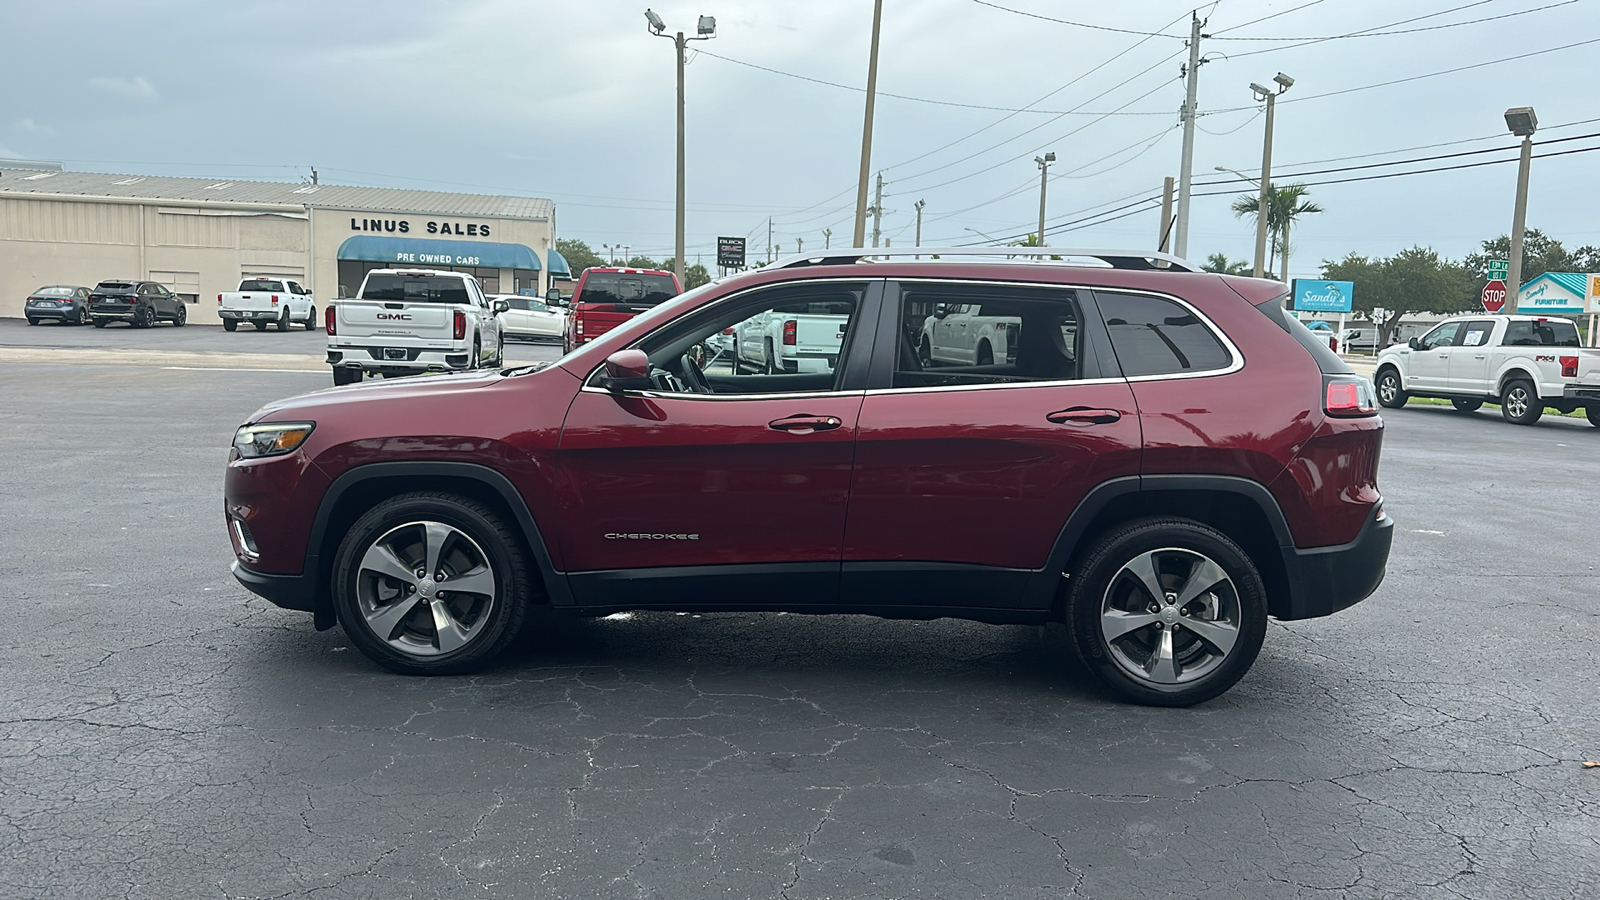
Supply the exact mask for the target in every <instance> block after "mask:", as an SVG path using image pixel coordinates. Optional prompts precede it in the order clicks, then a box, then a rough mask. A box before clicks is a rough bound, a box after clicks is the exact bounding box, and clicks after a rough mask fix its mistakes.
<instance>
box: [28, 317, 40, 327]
mask: <svg viewBox="0 0 1600 900" xmlns="http://www.w3.org/2000/svg"><path fill="white" fill-rule="evenodd" d="M28 324H29V325H37V324H39V317H38V316H29V317H28Z"/></svg>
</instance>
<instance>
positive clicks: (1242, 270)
mask: <svg viewBox="0 0 1600 900" xmlns="http://www.w3.org/2000/svg"><path fill="white" fill-rule="evenodd" d="M1200 268H1201V269H1202V270H1204V271H1207V272H1216V273H1217V274H1218V275H1249V274H1251V272H1253V271H1254V270H1255V266H1253V265H1251V264H1250V263H1247V262H1244V261H1242V260H1241V261H1240V262H1230V261H1229V259H1228V256H1227V254H1225V253H1213V254H1211V255H1210V256H1208V257H1206V261H1205V265H1202V266H1201V267H1200Z"/></svg>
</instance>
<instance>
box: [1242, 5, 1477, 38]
mask: <svg viewBox="0 0 1600 900" xmlns="http://www.w3.org/2000/svg"><path fill="white" fill-rule="evenodd" d="M1321 2H1322V0H1311V2H1310V3H1302V4H1300V5H1299V6H1295V7H1290V8H1289V9H1286V10H1283V11H1282V12H1275V13H1272V14H1271V15H1267V16H1262V17H1261V18H1259V19H1251V20H1250V21H1248V22H1245V23H1244V24H1242V25H1231V26H1229V27H1227V28H1222V29H1219V30H1217V31H1214V32H1212V33H1211V36H1212V37H1213V38H1215V37H1216V36H1217V35H1219V34H1227V33H1228V32H1230V31H1238V30H1239V29H1241V28H1249V27H1250V26H1251V25H1255V24H1257V23H1259V22H1265V21H1267V20H1268V19H1276V18H1277V17H1279V16H1287V15H1288V14H1289V13H1292V12H1299V11H1300V10H1302V9H1305V8H1306V7H1308V6H1316V5H1317V4H1318V3H1321ZM1485 2H1487V0H1485Z"/></svg>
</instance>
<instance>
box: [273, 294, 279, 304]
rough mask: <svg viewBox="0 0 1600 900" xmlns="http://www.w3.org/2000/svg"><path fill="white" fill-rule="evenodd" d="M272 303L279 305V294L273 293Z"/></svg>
mask: <svg viewBox="0 0 1600 900" xmlns="http://www.w3.org/2000/svg"><path fill="white" fill-rule="evenodd" d="M272 305H273V306H277V305H278V295H277V294H273V295H272Z"/></svg>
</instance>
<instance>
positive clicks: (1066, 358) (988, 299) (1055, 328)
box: [894, 283, 1083, 388]
mask: <svg viewBox="0 0 1600 900" xmlns="http://www.w3.org/2000/svg"><path fill="white" fill-rule="evenodd" d="M901 291H902V293H901V298H902V299H901V308H900V321H901V330H900V334H899V335H898V337H899V343H900V350H899V353H898V357H897V361H896V365H895V372H894V386H895V387H897V388H925V387H960V386H965V385H979V384H1016V383H1022V382H1030V381H1072V380H1075V379H1078V378H1082V377H1083V371H1082V363H1081V359H1082V352H1081V351H1082V348H1081V343H1082V342H1081V340H1080V332H1079V328H1078V322H1079V315H1078V309H1079V308H1078V299H1077V292H1075V291H1072V290H1069V289H1063V288H1031V287H1021V286H1011V285H985V284H917V283H907V284H902V285H901Z"/></svg>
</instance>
